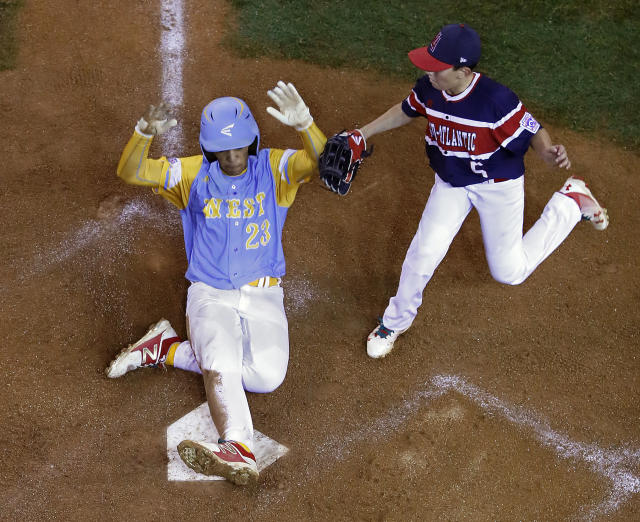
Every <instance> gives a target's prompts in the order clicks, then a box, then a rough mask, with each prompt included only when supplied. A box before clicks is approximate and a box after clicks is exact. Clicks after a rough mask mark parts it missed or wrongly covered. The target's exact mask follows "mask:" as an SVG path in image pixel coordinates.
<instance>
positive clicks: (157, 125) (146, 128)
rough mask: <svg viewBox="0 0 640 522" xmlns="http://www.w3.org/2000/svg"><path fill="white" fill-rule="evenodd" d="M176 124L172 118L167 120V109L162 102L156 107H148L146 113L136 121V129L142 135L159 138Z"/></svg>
mask: <svg viewBox="0 0 640 522" xmlns="http://www.w3.org/2000/svg"><path fill="white" fill-rule="evenodd" d="M177 124H178V122H177V121H176V120H175V119H174V118H171V119H169V108H168V106H167V104H166V103H165V102H162V103H160V105H158V106H155V105H150V106H149V110H147V113H146V114H145V115H144V116H143V117H142V118H140V119H139V120H138V125H137V128H138V130H139V131H140V132H142V133H143V134H153V135H154V136H159V135H160V134H162V133H164V132H166V131H168V130H169V129H170V128H171V127H174V126H175V125H177Z"/></svg>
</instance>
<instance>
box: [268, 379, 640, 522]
mask: <svg viewBox="0 0 640 522" xmlns="http://www.w3.org/2000/svg"><path fill="white" fill-rule="evenodd" d="M449 392H456V393H459V394H461V395H463V396H465V397H466V398H467V399H469V400H471V401H472V402H474V403H475V404H477V405H478V406H479V407H480V408H482V409H484V410H485V411H487V412H488V413H490V414H494V415H500V416H501V417H503V418H505V419H506V420H508V421H509V422H511V423H513V424H517V425H519V426H520V427H523V428H527V429H529V430H531V431H532V432H533V434H534V436H535V438H536V439H537V440H538V441H539V442H540V443H541V444H542V445H543V446H546V447H549V448H551V449H552V450H553V452H554V453H555V454H556V455H557V456H558V457H560V458H562V459H564V460H573V461H582V462H584V463H586V464H587V465H589V467H590V468H591V470H592V471H594V472H595V473H597V474H599V475H600V476H602V477H604V478H606V479H608V480H609V481H610V483H611V490H610V493H609V495H608V496H607V498H605V499H604V500H603V501H602V502H601V503H600V504H598V505H596V506H595V507H591V509H589V508H588V507H586V506H585V507H583V508H582V509H581V513H582V515H581V516H582V518H583V519H585V520H592V519H594V518H595V517H597V516H598V515H609V514H611V513H613V512H614V511H616V510H618V509H619V508H620V507H621V506H622V505H623V504H624V503H625V502H626V501H627V500H629V499H630V498H631V496H632V495H635V494H637V493H638V492H640V478H639V477H638V476H637V475H635V474H634V472H633V471H632V470H633V469H634V468H635V467H637V466H638V465H640V448H631V447H623V448H616V449H603V448H600V447H599V446H598V445H596V444H585V443H580V442H575V441H572V440H571V439H570V438H569V437H568V436H566V435H564V434H562V433H559V432H558V431H555V430H553V429H552V428H551V427H550V426H549V423H548V421H546V420H544V419H541V418H540V417H539V416H537V415H536V414H535V413H534V412H531V411H528V410H525V409H524V408H520V407H516V406H511V405H509V404H508V403H506V402H505V401H503V400H501V399H499V398H498V397H495V396H493V395H491V394H489V393H487V392H485V391H483V390H481V389H480V388H478V387H476V386H474V385H472V384H469V383H468V382H467V381H466V380H465V379H463V378H462V377H460V376H457V375H436V376H434V377H433V378H432V379H431V381H428V382H426V383H425V385H424V388H423V389H422V390H418V391H416V392H415V393H414V394H413V396H412V397H411V398H410V399H407V400H404V401H403V402H402V403H401V404H400V405H397V406H394V407H393V408H391V409H390V410H389V411H388V412H387V413H386V414H385V415H383V416H381V417H379V418H378V419H375V420H373V421H371V422H370V423H368V424H366V425H364V426H361V427H359V428H358V429H356V430H354V431H352V432H350V433H348V434H346V435H343V434H335V435H332V436H331V437H330V438H328V439H327V440H325V441H324V442H323V443H322V444H320V445H319V446H318V447H317V449H316V457H318V458H319V459H320V460H321V462H323V467H322V469H323V470H326V469H327V468H328V467H329V466H330V463H331V461H332V460H333V461H334V462H335V463H337V462H341V461H343V460H345V459H347V458H349V457H350V456H351V455H352V453H354V452H356V451H358V448H359V447H360V446H361V445H362V443H363V441H366V443H376V442H384V440H386V439H388V437H389V434H390V433H394V432H396V431H397V429H398V428H399V427H400V426H402V425H403V424H404V423H406V422H407V420H408V419H409V418H411V417H413V416H414V415H415V414H416V412H418V411H419V410H420V408H421V407H423V406H425V404H427V403H428V402H430V401H432V400H434V399H436V398H438V397H441V396H443V395H445V394H447V393H449ZM318 472H319V470H318V469H317V468H316V469H311V468H307V469H306V470H305V471H304V474H305V476H303V477H300V478H299V480H298V485H303V484H305V483H307V482H309V481H310V480H312V479H314V478H315V477H316V475H317V474H318ZM283 500H286V496H282V494H280V495H278V493H273V494H267V495H265V498H263V499H261V502H263V503H264V504H268V503H271V502H276V503H277V502H279V501H283Z"/></svg>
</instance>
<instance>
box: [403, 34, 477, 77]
mask: <svg viewBox="0 0 640 522" xmlns="http://www.w3.org/2000/svg"><path fill="white" fill-rule="evenodd" d="M480 54H481V46H480V36H478V33H476V32H475V31H474V30H473V29H471V27H469V26H468V25H465V24H450V25H445V26H444V27H443V28H442V29H441V30H440V32H439V33H438V34H437V35H436V37H435V38H434V39H433V40H432V41H431V43H430V44H429V45H428V46H426V47H418V48H417V49H414V50H413V51H409V60H411V62H412V63H413V65H415V66H416V67H419V68H420V69H422V70H424V71H430V72H436V71H444V70H445V69H449V68H450V67H464V66H465V65H467V66H469V65H475V64H477V63H478V61H479V60H480Z"/></svg>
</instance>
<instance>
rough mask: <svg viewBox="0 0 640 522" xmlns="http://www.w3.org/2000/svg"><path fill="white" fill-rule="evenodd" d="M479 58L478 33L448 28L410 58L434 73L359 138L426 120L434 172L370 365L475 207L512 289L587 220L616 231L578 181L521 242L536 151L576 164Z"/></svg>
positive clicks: (494, 266)
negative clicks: (527, 161) (529, 165)
mask: <svg viewBox="0 0 640 522" xmlns="http://www.w3.org/2000/svg"><path fill="white" fill-rule="evenodd" d="M480 55H481V44H480V37H479V36H478V34H477V33H476V32H475V31H474V30H473V29H472V28H471V27H469V26H467V25H464V24H451V25H446V26H444V27H443V28H442V29H441V30H440V32H439V33H438V34H437V35H436V37H435V38H434V39H433V40H432V42H431V43H430V45H428V46H426V47H420V48H418V49H414V50H413V51H411V52H409V59H410V60H411V62H412V63H413V64H414V65H416V66H417V67H419V68H420V69H422V70H424V71H427V74H426V75H425V76H423V77H422V78H420V79H419V80H418V81H417V82H416V84H415V86H414V88H413V89H412V91H411V93H410V94H409V96H407V98H406V99H405V100H404V101H402V102H401V103H398V104H396V105H394V106H393V107H391V108H390V109H389V110H388V111H387V112H385V113H384V114H383V115H382V116H380V117H379V118H377V119H375V120H374V121H372V122H371V123H369V124H367V125H365V126H363V127H362V128H361V129H359V131H360V132H361V134H362V135H363V137H364V138H365V139H369V138H370V137H372V136H374V135H375V134H379V133H381V132H384V131H387V130H390V129H393V128H396V127H400V126H402V125H406V124H408V123H409V122H411V121H412V120H413V119H414V118H418V117H423V118H426V119H427V122H428V123H427V128H426V134H425V146H426V153H427V157H428V159H429V165H430V166H431V168H432V169H433V170H434V171H435V182H434V186H433V188H432V190H431V194H430V196H429V199H428V201H427V204H426V206H425V209H424V212H423V214H422V218H421V220H420V224H419V225H418V230H417V232H416V234H415V236H414V238H413V240H412V242H411V245H410V246H409V250H408V251H407V255H406V257H405V260H404V263H403V265H402V273H401V275H400V282H399V285H398V291H397V293H396V295H395V296H394V297H392V298H391V299H390V300H389V304H388V306H387V308H386V310H385V312H384V314H383V316H382V318H381V320H380V321H379V324H378V326H377V327H376V328H375V329H374V330H373V331H372V332H371V334H369V336H368V338H367V353H368V355H369V356H370V357H373V358H380V357H384V356H385V355H387V354H388V353H389V352H390V351H391V349H392V348H393V344H394V342H395V340H396V339H397V338H398V336H399V335H400V334H402V333H403V332H404V331H406V330H407V329H408V328H409V327H410V326H411V324H412V322H413V320H414V319H415V317H416V314H417V311H418V308H419V306H420V305H421V303H422V293H423V291H424V288H425V286H426V285H427V283H428V282H429V280H430V279H431V277H432V275H433V273H434V271H435V269H436V267H437V266H438V265H439V264H440V262H441V261H442V259H443V258H444V256H445V254H446V252H447V250H448V249H449V246H450V245H451V242H452V241H453V238H454V237H455V235H456V234H457V232H458V230H459V229H460V227H461V226H462V223H463V222H464V220H465V218H466V217H467V215H468V214H469V212H470V211H471V209H472V208H475V209H476V210H477V212H478V215H479V217H480V224H481V228H482V236H483V242H484V247H485V255H486V258H487V262H488V264H489V269H490V270H491V274H492V276H493V277H494V278H495V279H496V280H497V281H499V282H501V283H505V284H511V285H516V284H520V283H522V282H523V281H524V280H525V279H526V278H527V277H528V276H529V275H530V274H531V273H532V272H533V271H534V270H535V269H536V267H537V266H538V265H539V264H540V263H541V262H542V261H543V260H544V259H545V258H546V257H547V256H549V254H551V252H553V250H555V248H557V247H558V245H560V243H561V242H562V241H563V240H564V239H565V238H566V237H567V236H568V235H569V233H570V232H571V230H572V229H573V227H574V226H575V225H576V224H577V223H578V222H579V221H580V220H581V219H584V220H588V221H590V222H591V224H592V225H593V226H594V227H595V228H596V229H597V230H604V229H605V228H606V227H607V225H608V223H609V220H608V216H607V212H606V209H604V208H602V207H601V206H600V204H599V203H598V202H597V201H596V199H595V198H594V197H593V194H592V193H591V191H590V190H589V189H588V188H587V186H586V184H585V183H584V181H582V180H581V179H578V178H575V177H570V178H569V179H567V180H566V182H565V184H564V185H563V187H562V188H561V189H560V190H559V191H558V192H556V193H554V194H553V196H552V197H551V199H550V200H549V202H548V203H547V205H546V206H545V208H544V210H543V212H542V216H541V217H540V219H538V221H537V222H536V223H535V224H534V225H533V226H532V227H531V229H530V230H529V231H528V232H527V233H526V234H525V235H524V237H523V235H522V228H523V215H524V176H523V174H524V155H525V153H526V152H527V150H528V149H529V148H532V149H533V150H534V151H536V153H537V154H538V155H539V156H540V157H541V158H542V159H543V160H544V161H545V162H546V163H548V164H549V165H552V166H555V167H559V168H562V169H569V168H570V167H571V161H570V160H569V157H568V155H567V151H566V150H565V147H564V146H563V145H557V144H553V143H552V141H551V138H550V136H549V133H548V132H547V131H546V130H545V129H544V128H542V126H541V125H540V123H539V122H538V121H537V120H536V119H535V118H534V117H533V116H532V115H531V114H530V113H529V112H528V111H527V110H526V108H525V107H524V105H523V104H522V102H521V101H520V100H519V99H518V97H517V96H516V95H515V94H514V93H513V92H512V91H511V90H510V89H508V88H507V87H505V86H504V85H501V84H499V83H498V82H495V81H493V80H491V79H490V78H488V77H486V76H484V75H483V74H479V73H477V72H474V71H473V69H474V67H475V66H476V64H477V63H478V61H479V60H480Z"/></svg>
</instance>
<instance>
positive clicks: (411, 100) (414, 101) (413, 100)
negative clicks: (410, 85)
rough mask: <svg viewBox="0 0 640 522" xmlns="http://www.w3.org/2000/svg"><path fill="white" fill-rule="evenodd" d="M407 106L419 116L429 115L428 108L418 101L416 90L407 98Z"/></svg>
mask: <svg viewBox="0 0 640 522" xmlns="http://www.w3.org/2000/svg"><path fill="white" fill-rule="evenodd" d="M407 104H408V105H409V107H411V108H412V109H413V110H414V111H415V112H417V113H418V114H422V115H423V116H426V115H427V112H428V111H427V108H426V107H425V105H424V104H423V103H422V102H421V101H420V100H419V99H418V96H416V92H415V91H414V90H412V91H411V94H409V96H407Z"/></svg>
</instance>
